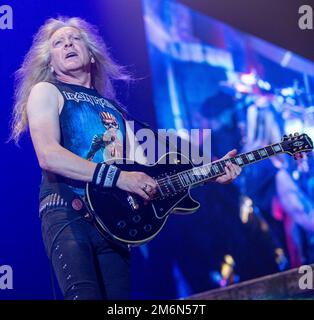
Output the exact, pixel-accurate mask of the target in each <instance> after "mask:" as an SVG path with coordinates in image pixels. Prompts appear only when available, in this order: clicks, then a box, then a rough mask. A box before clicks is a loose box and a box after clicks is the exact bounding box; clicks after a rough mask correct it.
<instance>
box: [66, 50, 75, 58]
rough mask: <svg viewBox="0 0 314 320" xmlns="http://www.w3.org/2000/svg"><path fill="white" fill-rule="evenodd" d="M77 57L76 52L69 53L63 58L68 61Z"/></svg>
mask: <svg viewBox="0 0 314 320" xmlns="http://www.w3.org/2000/svg"><path fill="white" fill-rule="evenodd" d="M77 56H78V54H77V53H76V52H73V51H72V52H69V53H67V54H66V55H65V58H66V59H70V58H73V57H77Z"/></svg>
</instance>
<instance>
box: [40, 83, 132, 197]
mask: <svg viewBox="0 0 314 320" xmlns="http://www.w3.org/2000/svg"><path fill="white" fill-rule="evenodd" d="M52 84H53V85H54V86H56V87H57V88H58V90H59V91H60V93H61V94H62V96H63V99H64V105H63V108H62V111H61V113H60V115H59V122H60V133H61V141H60V144H61V145H62V146H63V147H64V148H66V149H67V150H69V151H71V152H73V153H75V154H76V155H78V156H80V157H82V158H84V159H86V160H89V161H93V162H96V163H99V162H103V161H106V160H109V159H110V158H122V157H123V156H124V154H123V149H124V148H123V145H124V141H125V132H126V131H125V122H124V118H123V116H122V114H121V112H120V111H119V110H118V109H117V108H116V107H115V103H113V102H112V101H111V100H109V99H106V98H104V97H103V96H101V95H100V94H99V93H98V92H97V91H96V90H95V89H89V88H85V87H83V86H79V85H74V84H68V83H63V82H60V81H58V82H54V83H52ZM42 174H43V175H42V182H41V186H40V199H43V198H44V197H46V196H47V195H49V194H51V193H54V192H57V193H58V190H59V189H60V188H59V187H60V184H62V183H65V184H67V185H68V186H70V188H71V189H72V190H73V191H74V192H75V193H77V194H79V195H81V196H82V195H84V188H85V183H84V182H82V181H77V180H73V179H68V178H65V177H62V176H59V175H57V174H54V173H51V172H47V171H45V170H43V172H42Z"/></svg>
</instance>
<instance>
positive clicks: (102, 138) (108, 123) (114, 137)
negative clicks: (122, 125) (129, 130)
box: [86, 112, 123, 161]
mask: <svg viewBox="0 0 314 320" xmlns="http://www.w3.org/2000/svg"><path fill="white" fill-rule="evenodd" d="M99 116H100V118H101V121H102V123H103V125H104V128H105V131H104V132H101V133H99V134H95V135H94V137H93V140H92V143H91V147H90V149H89V151H88V154H87V157H86V158H87V160H89V161H92V160H93V158H94V155H95V154H96V152H97V151H98V150H102V152H103V155H104V159H111V158H122V156H123V150H122V148H123V145H122V142H121V140H120V139H119V137H118V134H117V133H118V130H119V124H118V122H117V120H116V117H115V116H114V115H112V114H111V113H109V112H101V113H100V114H99Z"/></svg>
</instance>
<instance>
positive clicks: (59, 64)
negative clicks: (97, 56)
mask: <svg viewBox="0 0 314 320" xmlns="http://www.w3.org/2000/svg"><path fill="white" fill-rule="evenodd" d="M50 54H51V62H50V64H51V66H52V67H53V68H54V71H55V72H56V74H58V75H60V74H68V73H69V72H71V71H76V70H80V69H81V70H84V69H85V70H89V68H90V60H91V56H90V53H89V51H88V49H87V47H86V45H85V43H84V40H83V38H82V36H81V34H80V32H79V31H78V30H77V29H76V28H73V27H63V28H60V29H58V30H57V31H56V32H55V33H53V35H52V36H51V38H50Z"/></svg>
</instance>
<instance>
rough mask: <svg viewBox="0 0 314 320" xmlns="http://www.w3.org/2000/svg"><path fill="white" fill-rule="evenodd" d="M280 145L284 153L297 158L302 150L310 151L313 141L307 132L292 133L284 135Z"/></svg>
mask: <svg viewBox="0 0 314 320" xmlns="http://www.w3.org/2000/svg"><path fill="white" fill-rule="evenodd" d="M281 147H282V149H283V151H284V152H285V153H288V154H289V155H291V156H294V157H295V158H297V157H299V156H301V154H302V152H311V151H312V150H313V142H312V140H311V138H310V137H309V136H308V135H307V134H305V133H302V134H299V133H295V134H294V135H292V134H289V135H288V136H287V135H284V136H283V138H282V142H281Z"/></svg>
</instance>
